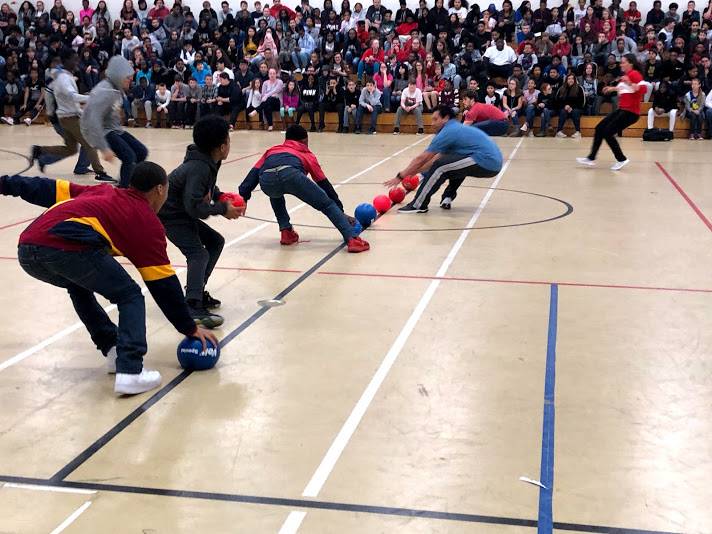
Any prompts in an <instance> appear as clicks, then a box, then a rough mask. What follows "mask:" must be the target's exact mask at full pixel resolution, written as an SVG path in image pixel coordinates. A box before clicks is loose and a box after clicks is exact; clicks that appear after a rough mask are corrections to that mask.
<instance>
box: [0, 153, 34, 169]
mask: <svg viewBox="0 0 712 534" xmlns="http://www.w3.org/2000/svg"><path fill="white" fill-rule="evenodd" d="M0 152H5V153H6V154H12V155H14V156H20V157H21V158H22V159H24V160H25V161H27V167H25V168H24V169H22V170H21V171H18V172H15V173H8V174H25V173H26V172H27V171H29V170H30V169H31V168H32V166H33V165H34V163H33V162H32V160H31V159H30V157H29V156H28V155H27V154H21V153H20V152H15V151H14V150H7V149H5V148H0Z"/></svg>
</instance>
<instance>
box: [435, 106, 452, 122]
mask: <svg viewBox="0 0 712 534" xmlns="http://www.w3.org/2000/svg"><path fill="white" fill-rule="evenodd" d="M435 111H437V112H438V115H440V116H441V117H442V118H443V119H448V120H450V119H454V118H455V112H454V111H453V109H452V108H451V107H450V106H438V107H436V108H435Z"/></svg>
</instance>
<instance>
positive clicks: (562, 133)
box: [556, 130, 566, 139]
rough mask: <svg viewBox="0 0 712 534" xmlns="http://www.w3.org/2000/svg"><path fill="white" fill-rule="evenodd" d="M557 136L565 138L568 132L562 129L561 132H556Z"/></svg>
mask: <svg viewBox="0 0 712 534" xmlns="http://www.w3.org/2000/svg"><path fill="white" fill-rule="evenodd" d="M556 137H558V138H559V139H563V138H564V137H566V134H565V133H564V132H563V130H562V131H560V132H556Z"/></svg>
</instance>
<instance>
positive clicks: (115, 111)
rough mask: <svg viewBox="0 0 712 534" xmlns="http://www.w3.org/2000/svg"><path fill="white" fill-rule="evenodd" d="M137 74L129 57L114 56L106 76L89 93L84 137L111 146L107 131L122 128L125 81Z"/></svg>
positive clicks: (83, 121)
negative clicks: (108, 141)
mask: <svg viewBox="0 0 712 534" xmlns="http://www.w3.org/2000/svg"><path fill="white" fill-rule="evenodd" d="M133 73H134V70H133V67H131V65H130V64H129V62H128V61H127V60H126V59H125V58H123V57H121V56H114V57H112V58H111V59H110V60H109V66H108V67H107V68H106V78H104V79H103V80H102V81H100V82H99V83H98V84H97V86H96V87H94V89H92V90H91V93H89V101H88V102H87V105H86V107H85V108H84V113H82V119H81V129H82V135H83V136H84V138H85V139H86V140H87V141H88V142H89V144H90V145H91V146H93V147H94V148H96V149H97V150H105V149H107V148H109V144H108V143H107V141H106V134H108V133H109V132H120V131H122V129H121V115H120V112H121V104H122V99H123V96H122V95H123V84H124V80H125V79H126V78H128V77H129V76H133Z"/></svg>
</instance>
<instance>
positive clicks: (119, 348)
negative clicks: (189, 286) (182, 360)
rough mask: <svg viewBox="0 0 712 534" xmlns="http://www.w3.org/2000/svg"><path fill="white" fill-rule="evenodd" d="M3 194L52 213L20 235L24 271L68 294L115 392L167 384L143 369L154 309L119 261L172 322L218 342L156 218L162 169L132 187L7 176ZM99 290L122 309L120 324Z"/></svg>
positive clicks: (134, 179)
mask: <svg viewBox="0 0 712 534" xmlns="http://www.w3.org/2000/svg"><path fill="white" fill-rule="evenodd" d="M0 194H2V195H7V196H14V197H21V198H22V199H23V200H26V201H27V202H30V203H32V204H36V205H38V206H43V207H45V208H50V209H48V210H47V211H45V212H44V213H43V214H42V215H40V216H39V217H38V218H37V219H35V221H34V222H33V223H32V224H30V226H28V227H27V228H26V229H25V230H24V231H23V232H22V234H21V235H20V242H19V245H18V250H17V255H18V259H19V260H20V266H21V267H22V268H23V269H24V270H25V272H27V274H29V275H30V276H32V277H33V278H36V279H38V280H40V281H41V282H45V283H47V284H51V285H53V286H57V287H61V288H64V289H66V290H67V292H68V293H69V298H71V299H72V304H73V305H74V309H75V310H76V312H77V315H78V316H79V318H80V319H81V321H82V323H84V326H85V327H86V329H87V330H88V331H89V335H90V336H91V339H92V341H93V342H94V344H95V345H96V347H97V349H99V350H100V351H101V352H102V353H103V354H104V356H106V368H107V371H108V372H109V374H113V373H116V378H115V384H114V391H115V392H116V393H119V394H128V395H134V394H137V393H143V392H144V391H149V390H151V389H153V388H156V387H158V386H159V385H160V384H161V375H160V373H159V372H158V371H151V370H149V369H146V368H144V367H143V356H144V354H146V350H147V345H146V308H145V306H144V300H143V295H142V293H141V289H140V288H139V287H138V284H136V282H134V280H133V278H131V276H130V275H129V274H128V273H127V272H126V271H125V270H124V268H123V267H122V266H121V265H120V264H119V263H118V262H117V261H116V260H115V259H114V258H112V256H125V257H126V259H128V260H129V261H130V262H131V263H132V264H133V265H134V266H135V267H136V268H137V269H138V271H139V273H140V274H141V277H142V278H143V280H144V282H146V287H147V288H148V290H149V291H150V292H151V295H152V296H153V298H154V299H155V300H156V303H157V304H158V307H159V308H160V309H161V311H162V312H163V314H164V315H165V316H166V318H167V319H168V320H169V321H170V322H171V323H172V324H173V326H174V327H175V329H176V330H178V331H179V332H181V333H182V334H184V335H186V336H192V337H196V338H198V339H200V340H201V341H202V343H203V347H204V348H205V346H206V340H208V339H209V340H210V341H212V342H213V343H214V344H217V339H216V338H215V336H214V335H213V334H212V333H211V332H209V331H207V330H204V329H203V328H201V327H200V326H196V325H195V322H194V321H193V319H192V318H191V316H190V313H189V312H188V307H187V306H186V305H185V302H184V300H183V292H182V291H181V287H180V283H179V282H178V277H177V276H176V274H175V272H174V271H173V268H172V267H171V265H170V261H169V260H168V254H167V252H166V233H165V230H164V229H163V225H161V222H160V221H159V220H158V217H156V213H157V212H158V210H160V209H161V206H162V205H163V203H164V202H165V200H166V195H167V194H168V180H167V178H166V171H164V170H163V168H161V167H160V166H159V165H156V164H155V163H150V162H143V163H139V164H138V165H136V167H135V168H134V171H133V174H132V176H131V181H130V183H129V187H128V188H127V189H119V188H114V187H113V186H111V185H108V184H104V185H96V186H85V185H77V184H73V183H70V182H67V181H64V180H50V179H49V178H38V177H35V178H32V177H25V176H0ZM94 293H98V294H99V295H101V296H103V297H104V298H106V299H107V300H109V301H110V302H112V303H113V304H115V305H116V306H117V307H118V309H119V325H118V327H117V326H116V325H115V324H114V323H113V322H112V321H111V319H109V316H108V315H107V314H106V312H105V311H104V309H103V308H102V307H101V305H100V304H99V303H98V302H97V300H96V297H95V296H94Z"/></svg>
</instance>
